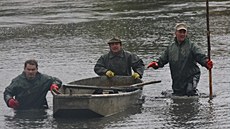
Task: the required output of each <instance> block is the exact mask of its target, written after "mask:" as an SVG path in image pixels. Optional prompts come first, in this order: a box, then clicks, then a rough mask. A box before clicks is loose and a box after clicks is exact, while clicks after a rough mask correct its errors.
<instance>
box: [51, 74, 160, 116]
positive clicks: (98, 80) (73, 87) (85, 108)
mask: <svg viewBox="0 0 230 129" xmlns="http://www.w3.org/2000/svg"><path fill="white" fill-rule="evenodd" d="M158 82H160V81H151V82H146V83H143V81H142V80H140V79H133V78H132V77H128V76H115V77H113V78H108V77H106V76H101V77H93V78H87V79H82V80H77V81H73V82H70V83H68V84H64V85H63V86H62V87H61V88H60V89H59V90H58V91H52V94H53V115H54V117H79V118H88V117H106V116H110V115H113V114H116V113H119V112H121V111H124V110H126V109H128V108H129V107H131V106H135V105H138V104H139V105H140V104H141V102H143V100H142V88H143V85H146V84H152V83H158Z"/></svg>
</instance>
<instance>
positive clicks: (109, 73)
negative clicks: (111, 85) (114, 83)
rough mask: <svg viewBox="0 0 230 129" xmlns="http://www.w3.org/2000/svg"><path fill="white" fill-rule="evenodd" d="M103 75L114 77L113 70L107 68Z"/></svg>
mask: <svg viewBox="0 0 230 129" xmlns="http://www.w3.org/2000/svg"><path fill="white" fill-rule="evenodd" d="M105 75H106V76H107V77H114V75H115V74H114V72H112V71H111V70H108V71H107V72H106V73H105Z"/></svg>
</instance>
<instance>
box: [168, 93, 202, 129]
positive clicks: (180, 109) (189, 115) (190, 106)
mask: <svg viewBox="0 0 230 129" xmlns="http://www.w3.org/2000/svg"><path fill="white" fill-rule="evenodd" d="M172 101H173V102H172V103H171V104H170V108H169V118H170V119H171V120H170V121H171V122H172V123H173V124H174V126H175V127H185V128H186V127H187V128H189V127H193V126H194V123H193V122H190V121H193V120H194V119H196V116H197V114H198V113H199V106H200V105H199V102H198V101H199V99H198V98H188V99H173V100H172ZM172 123H171V124H172Z"/></svg>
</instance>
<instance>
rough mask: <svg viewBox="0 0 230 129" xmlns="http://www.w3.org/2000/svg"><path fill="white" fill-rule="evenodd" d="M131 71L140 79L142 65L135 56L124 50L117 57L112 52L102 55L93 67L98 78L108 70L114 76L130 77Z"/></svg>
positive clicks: (142, 70) (142, 69) (142, 71)
mask: <svg viewBox="0 0 230 129" xmlns="http://www.w3.org/2000/svg"><path fill="white" fill-rule="evenodd" d="M132 69H133V71H134V72H137V73H138V74H139V75H140V76H141V77H142V76H143V73H144V63H143V61H142V60H141V59H140V58H139V57H138V56H137V55H135V54H132V53H130V52H128V51H124V50H122V51H121V53H120V54H119V55H114V54H113V53H112V52H109V53H107V54H105V55H102V56H101V57H100V58H99V59H98V61H97V63H96V65H95V67H94V71H95V73H97V74H98V75H100V76H102V75H105V73H106V71H108V70H111V71H113V72H114V73H115V75H120V76H131V74H132Z"/></svg>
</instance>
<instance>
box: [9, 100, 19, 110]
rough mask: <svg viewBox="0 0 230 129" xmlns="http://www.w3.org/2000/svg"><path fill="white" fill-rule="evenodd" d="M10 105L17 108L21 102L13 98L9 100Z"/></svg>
mask: <svg viewBox="0 0 230 129" xmlns="http://www.w3.org/2000/svg"><path fill="white" fill-rule="evenodd" d="M8 106H9V107H10V108H13V109H16V108H18V107H19V102H18V101H17V100H16V99H14V98H11V99H10V100H9V101H8Z"/></svg>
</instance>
